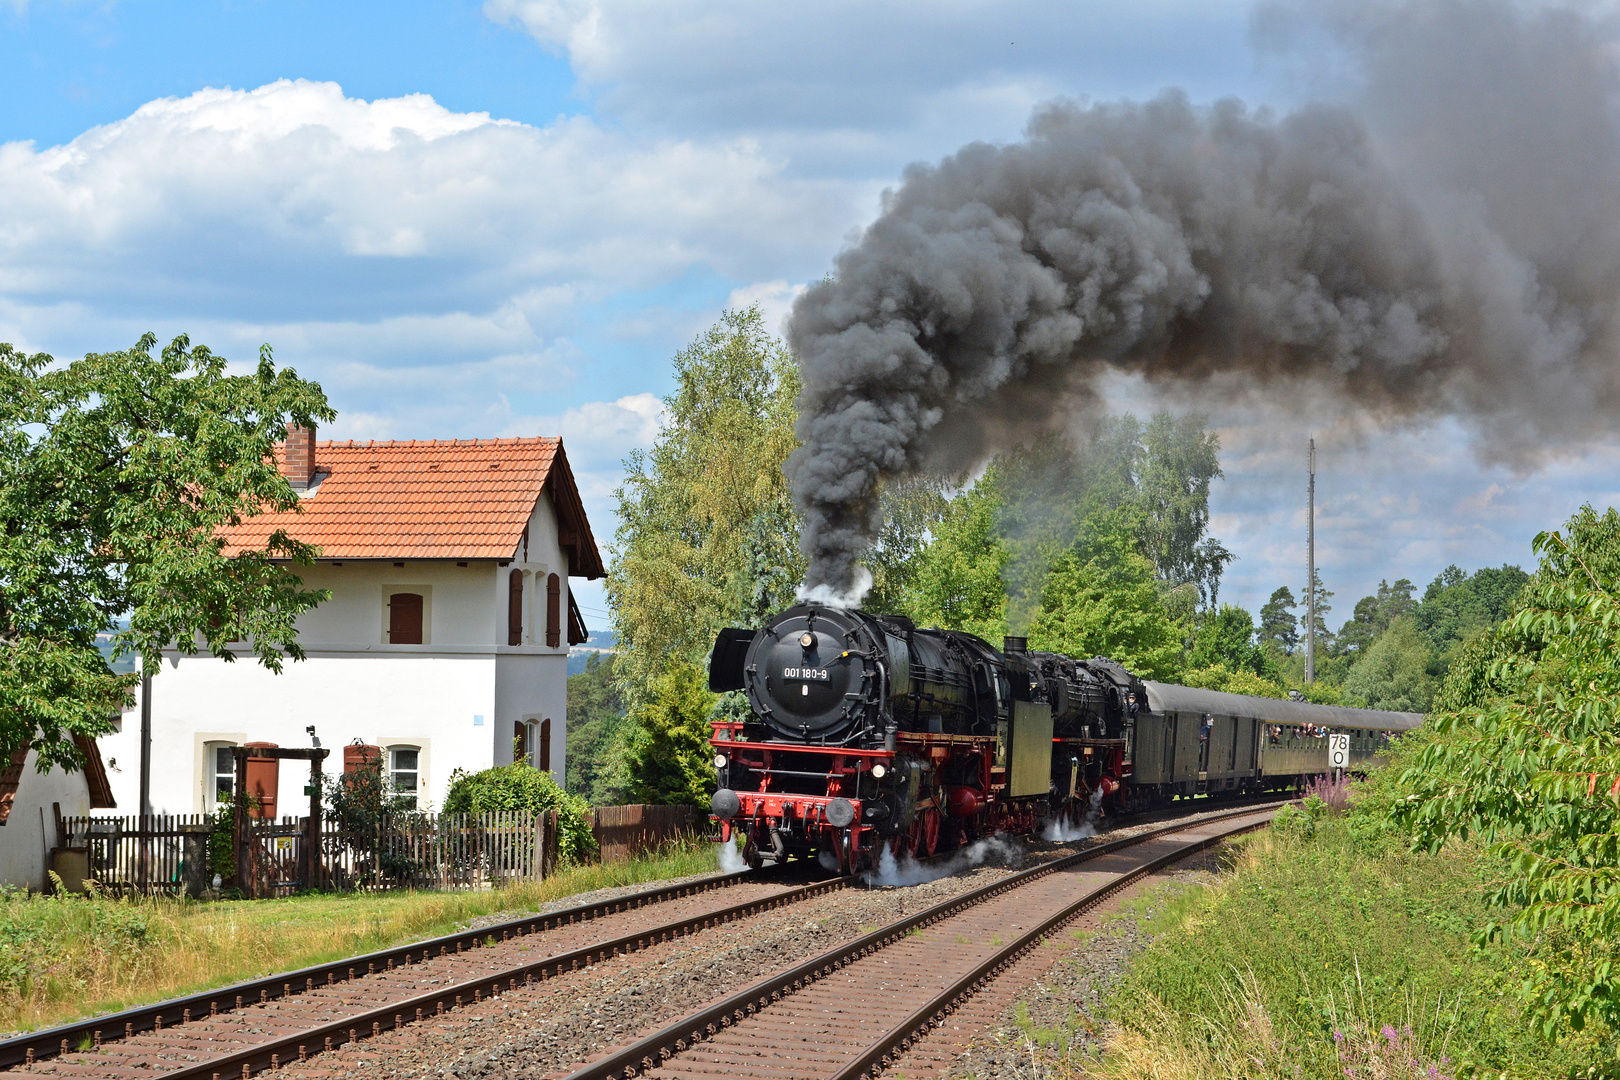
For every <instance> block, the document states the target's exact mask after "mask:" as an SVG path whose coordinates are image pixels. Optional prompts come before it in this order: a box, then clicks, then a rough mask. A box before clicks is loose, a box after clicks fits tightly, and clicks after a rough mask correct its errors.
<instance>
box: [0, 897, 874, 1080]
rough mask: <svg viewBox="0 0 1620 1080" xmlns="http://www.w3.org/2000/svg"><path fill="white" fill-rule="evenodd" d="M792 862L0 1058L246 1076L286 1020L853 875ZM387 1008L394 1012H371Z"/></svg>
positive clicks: (92, 1068)
mask: <svg viewBox="0 0 1620 1080" xmlns="http://www.w3.org/2000/svg"><path fill="white" fill-rule="evenodd" d="M792 870H793V868H791V867H789V868H785V870H784V872H777V873H769V872H764V873H751V872H748V871H743V872H740V873H730V874H714V875H710V876H708V877H704V878H699V879H698V880H696V881H689V882H684V883H681V884H678V885H666V886H660V887H658V888H653V889H646V890H643V891H640V892H636V893H631V894H629V895H625V896H619V897H614V898H612V899H608V900H601V901H597V902H595V903H589V904H580V905H575V906H572V907H567V908H563V909H560V910H557V911H552V912H547V913H546V914H544V915H534V916H528V917H525V918H520V919H512V920H508V921H506V922H502V923H497V924H494V925H491V926H486V927H481V928H479V929H477V930H467V931H463V932H461V933H457V934H450V935H446V936H443V937H437V938H432V939H430V940H427V941H421V942H416V943H414V944H411V945H405V946H401V947H399V948H394V949H385V950H381V951H379V952H374V953H367V954H365V955H363V956H354V957H349V958H346V959H344V960H340V961H337V962H334V963H331V964H321V965H316V966H313V967H308V968H302V969H300V970H298V971H290V972H283V973H280V974H276V975H271V976H266V977H264V978H260V979H251V980H249V981H247V982H242V983H236V984H234V985H231V986H225V987H221V988H219V989H217V990H210V991H207V992H205V993H201V994H192V995H188V996H186V997H181V998H172V999H170V1000H168V1001H163V1002H159V1003H157V1004H155V1005H148V1006H142V1007H139V1008H135V1009H129V1010H126V1011H124V1012H119V1013H114V1014H111V1015H107V1016H99V1017H94V1018H92V1019H89V1020H84V1021H80V1022H76V1023H73V1024H66V1025H62V1026H59V1027H54V1028H48V1029H45V1030H42V1031H36V1032H32V1033H30V1034H28V1035H23V1036H18V1037H16V1038H12V1039H8V1040H5V1041H4V1042H0V1070H8V1069H15V1068H17V1067H18V1066H24V1067H26V1066H35V1065H40V1064H43V1063H45V1062H49V1065H48V1066H47V1067H46V1068H45V1069H42V1070H37V1071H47V1072H49V1073H50V1074H53V1075H60V1076H97V1077H106V1076H111V1075H119V1074H120V1070H123V1069H126V1068H129V1067H131V1066H136V1067H139V1068H140V1073H139V1074H140V1075H144V1076H152V1075H158V1074H161V1075H164V1076H174V1077H179V1076H182V1075H184V1076H204V1077H208V1078H210V1080H212V1076H213V1074H214V1073H215V1072H217V1071H218V1069H216V1068H212V1067H210V1068H207V1069H202V1070H201V1071H199V1070H198V1069H189V1070H188V1069H186V1068H184V1066H187V1065H189V1064H195V1060H196V1059H197V1058H198V1057H199V1056H202V1057H205V1058H207V1059H208V1060H209V1061H214V1062H215V1063H216V1064H217V1065H219V1066H220V1067H222V1068H225V1069H227V1070H228V1071H227V1072H225V1074H224V1075H225V1076H228V1077H234V1076H238V1075H249V1074H250V1073H251V1072H257V1071H259V1070H260V1069H262V1068H264V1067H266V1066H268V1065H271V1064H280V1063H282V1062H284V1061H286V1060H289V1055H288V1053H287V1052H286V1051H285V1050H281V1051H280V1052H279V1053H278V1052H277V1050H276V1049H271V1050H269V1051H268V1052H267V1053H264V1054H261V1053H258V1051H257V1049H256V1048H257V1047H259V1046H260V1045H261V1044H265V1043H274V1042H276V1041H277V1040H276V1036H277V1035H278V1034H282V1033H285V1032H287V1031H290V1030H294V1029H297V1030H306V1029H307V1030H308V1031H309V1032H311V1034H310V1037H309V1038H308V1039H307V1040H306V1041H304V1042H301V1043H299V1044H297V1045H296V1046H294V1047H293V1048H292V1056H293V1057H304V1056H307V1055H308V1054H309V1053H314V1052H319V1051H320V1050H322V1049H326V1048H329V1047H330V1046H331V1045H332V1044H333V1043H334V1042H336V1043H343V1042H347V1041H349V1040H350V1039H352V1038H355V1037H358V1036H359V1035H360V1033H361V1032H364V1033H365V1034H371V1032H372V1030H373V1024H381V1023H382V1022H383V1020H386V1021H387V1022H388V1026H392V1025H393V1023H394V1022H396V1021H399V1022H404V1021H406V1020H414V1019H421V1018H422V1017H423V1016H425V1015H427V1014H429V1013H433V1014H435V1015H437V1014H439V1013H442V1012H444V1011H445V1010H446V1009H449V1008H455V1007H457V1006H460V1005H462V1004H471V1003H474V1002H476V1001H478V1000H481V999H482V998H483V997H485V996H489V995H491V994H495V993H499V992H501V991H502V990H507V991H509V990H510V989H512V988H514V987H515V986H516V985H530V984H532V983H533V982H535V981H537V980H541V979H545V978H547V977H549V976H551V975H554V974H556V973H557V972H558V971H561V970H573V969H576V968H578V967H585V966H589V965H591V964H593V963H595V962H597V961H599V960H601V959H604V958H610V957H613V956H619V955H622V954H628V953H630V952H633V951H635V950H637V949H640V948H642V947H644V946H645V945H647V944H648V943H651V942H656V941H667V940H671V939H673V938H676V937H681V936H684V935H686V934H690V933H695V932H697V931H700V930H703V929H706V928H708V927H711V926H716V925H719V924H721V923H724V922H729V921H732V920H735V919H740V918H746V917H748V916H750V915H752V914H755V913H757V912H760V911H767V910H771V909H773V908H777V907H781V906H783V905H786V904H791V903H796V902H799V901H801V900H806V899H810V898H812V897H815V896H821V895H824V894H826V893H828V892H832V891H835V890H837V889H841V888H844V887H846V886H848V885H850V884H853V883H854V881H855V879H853V878H831V879H827V880H822V881H812V882H809V883H800V880H801V879H800V878H799V876H798V875H796V874H794V873H792V872H791V871H792ZM389 1007H393V1008H394V1009H395V1013H394V1014H393V1015H388V1016H385V1017H383V1018H382V1019H381V1020H380V1019H378V1018H377V1017H375V1016H373V1015H372V1014H373V1013H377V1012H378V1011H379V1009H382V1010H384V1011H386V1009H387V1008H389ZM282 1041H285V1040H282ZM83 1051H90V1053H84V1052H83ZM187 1058H190V1059H192V1061H190V1062H188V1061H187V1060H186V1059H187ZM120 1059H123V1060H120ZM244 1067H245V1068H246V1069H247V1070H248V1072H244V1071H243V1070H244ZM175 1070H178V1071H175Z"/></svg>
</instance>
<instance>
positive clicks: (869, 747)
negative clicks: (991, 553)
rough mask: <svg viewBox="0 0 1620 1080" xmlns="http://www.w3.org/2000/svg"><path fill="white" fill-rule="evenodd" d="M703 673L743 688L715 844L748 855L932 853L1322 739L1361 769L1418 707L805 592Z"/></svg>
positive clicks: (853, 858) (1268, 783) (1161, 796)
mask: <svg viewBox="0 0 1620 1080" xmlns="http://www.w3.org/2000/svg"><path fill="white" fill-rule="evenodd" d="M709 688H710V689H711V690H713V691H715V692H717V693H718V692H727V691H736V690H740V691H743V692H745V694H746V698H747V703H748V713H749V715H748V716H747V717H746V718H744V719H721V720H716V721H714V723H713V727H714V734H713V737H712V739H711V744H712V745H713V747H714V751H715V756H714V764H715V769H716V771H717V774H718V777H717V779H718V789H717V790H716V792H715V794H714V799H713V802H712V803H711V810H712V812H713V817H714V819H715V821H716V822H717V823H718V825H719V831H720V838H721V839H722V841H729V840H733V839H740V840H741V841H742V843H743V853H744V856H745V857H746V858H747V860H748V861H749V863H750V864H751V865H754V866H759V865H761V864H762V863H763V862H766V861H772V862H780V861H783V860H786V859H788V858H792V857H801V856H809V855H816V856H818V857H820V858H821V859H823V861H824V862H827V863H828V864H832V863H833V862H836V864H837V866H838V867H839V868H840V869H841V870H844V871H845V872H852V871H855V870H858V869H861V868H864V867H867V866H870V865H871V864H872V863H873V862H874V861H875V860H876V858H877V857H878V856H879V855H880V854H881V852H882V851H883V850H884V849H885V848H887V849H888V850H889V851H891V852H893V853H896V854H899V853H900V852H902V851H905V852H910V853H912V854H913V855H918V856H923V855H932V854H934V853H935V852H936V851H941V850H945V849H947V848H949V847H951V846H954V845H956V844H960V843H963V842H966V841H969V840H972V839H975V838H977V837H981V836H986V835H989V834H991V833H994V832H998V831H1007V832H1014V833H1029V832H1034V831H1036V830H1037V829H1038V828H1040V827H1041V826H1042V824H1043V823H1044V822H1048V821H1052V820H1056V819H1059V818H1064V817H1067V818H1069V819H1070V820H1074V821H1078V820H1079V819H1080V818H1082V817H1084V816H1086V815H1088V814H1099V813H1109V812H1120V811H1127V812H1128V811H1134V810H1137V809H1144V808H1147V807H1150V806H1154V805H1159V804H1163V803H1167V802H1169V801H1170V800H1172V799H1175V798H1182V797H1190V796H1194V795H1210V796H1223V795H1237V794H1240V793H1246V792H1258V791H1268V790H1284V789H1290V788H1294V787H1298V786H1299V785H1301V784H1302V783H1303V782H1304V779H1305V778H1306V777H1307V776H1311V775H1315V774H1320V773H1325V772H1327V771H1328V769H1329V746H1330V744H1332V743H1334V742H1335V741H1337V743H1338V745H1337V747H1336V749H1337V750H1339V751H1340V752H1341V753H1342V752H1343V751H1344V749H1345V742H1346V741H1347V742H1348V754H1347V755H1346V756H1347V760H1346V761H1345V764H1344V766H1343V767H1346V768H1349V769H1352V770H1357V769H1364V768H1366V766H1367V764H1368V763H1369V762H1370V761H1371V760H1372V759H1373V758H1374V757H1375V755H1376V754H1377V753H1378V752H1379V750H1380V749H1381V748H1382V747H1383V746H1384V745H1385V744H1386V743H1387V741H1388V739H1389V738H1390V736H1392V735H1395V734H1398V733H1400V732H1404V731H1408V730H1410V729H1412V728H1413V727H1416V726H1417V724H1419V723H1420V722H1421V721H1422V717H1421V716H1420V715H1417V714H1414V713H1395V712H1382V711H1377V710H1372V709H1351V708H1345V707H1342V706H1331V705H1313V704H1308V703H1305V702H1302V701H1293V700H1276V699H1272V698H1261V697H1248V696H1244V695H1239V694H1227V693H1222V692H1219V691H1212V690H1198V689H1193V688H1189V687H1184V686H1176V685H1172V684H1168V683H1157V682H1150V681H1145V680H1143V679H1141V678H1139V677H1138V676H1136V675H1135V674H1133V673H1132V672H1130V671H1128V670H1126V668H1125V667H1124V666H1123V665H1121V664H1119V663H1117V662H1115V661H1113V660H1109V659H1106V658H1102V657H1098V658H1095V659H1091V660H1075V659H1072V658H1070V657H1067V656H1062V655H1059V654H1057V653H1049V652H1032V651H1030V650H1029V649H1028V647H1027V643H1026V642H1025V640H1024V639H1022V638H1016V637H1009V638H1007V639H1006V641H1005V643H1004V647H1003V648H1002V649H1000V650H997V649H995V648H993V647H991V646H990V645H989V644H988V643H986V642H985V641H984V640H982V639H981V638H978V637H975V636H974V635H972V634H968V633H962V632H960V631H955V630H928V629H919V628H918V627H916V626H914V625H913V624H912V623H911V621H910V620H909V619H906V618H904V617H903V616H898V615H873V614H869V613H866V612H863V611H853V610H844V609H840V608H834V607H829V606H825V605H819V604H801V605H798V606H796V607H792V608H789V609H788V610H786V611H783V612H781V613H780V614H778V615H776V616H774V617H772V618H771V619H769V620H767V621H766V623H765V625H764V626H763V627H761V628H760V629H759V630H747V629H726V630H722V631H721V632H720V634H719V636H718V638H717V639H716V640H715V644H714V649H713V652H712V653H711V654H710V657H709ZM1335 735H1342V736H1347V737H1348V739H1347V740H1334V739H1333V738H1332V736H1335Z"/></svg>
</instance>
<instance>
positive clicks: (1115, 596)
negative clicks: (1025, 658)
mask: <svg viewBox="0 0 1620 1080" xmlns="http://www.w3.org/2000/svg"><path fill="white" fill-rule="evenodd" d="M1125 520H1126V519H1123V518H1121V517H1115V518H1114V519H1113V522H1112V527H1110V523H1109V522H1106V521H1105V522H1101V523H1099V528H1098V529H1097V531H1096V533H1095V534H1094V535H1093V536H1091V537H1088V538H1087V539H1086V541H1085V542H1084V543H1082V544H1081V545H1079V546H1077V548H1075V549H1074V550H1071V551H1068V552H1066V553H1064V554H1063V555H1062V556H1060V557H1059V558H1058V559H1057V561H1056V562H1055V563H1054V564H1053V565H1052V568H1051V570H1050V571H1049V572H1048V574H1047V576H1046V588H1045V591H1044V593H1043V595H1042V600H1041V609H1040V611H1039V612H1038V613H1037V614H1036V616H1035V620H1034V622H1032V623H1031V624H1030V628H1029V643H1030V647H1031V648H1035V649H1044V650H1048V651H1051V652H1058V653H1064V654H1066V655H1068V656H1074V657H1092V656H1109V657H1112V658H1113V659H1115V660H1118V661H1119V662H1120V663H1122V664H1124V665H1125V666H1126V667H1128V668H1130V669H1131V670H1132V671H1135V672H1136V673H1137V674H1139V675H1142V676H1144V677H1145V678H1150V679H1173V678H1174V677H1175V675H1176V673H1177V672H1178V671H1179V670H1180V669H1181V663H1182V647H1181V646H1182V635H1181V629H1180V627H1179V626H1178V624H1177V623H1176V622H1174V621H1173V620H1172V619H1171V618H1170V616H1169V614H1168V612H1166V610H1165V607H1164V602H1163V599H1162V597H1161V595H1160V592H1159V589H1158V587H1157V585H1156V582H1155V580H1154V573H1153V564H1152V563H1150V562H1149V561H1148V560H1147V559H1146V558H1145V557H1144V556H1143V555H1142V553H1141V552H1140V550H1138V548H1137V545H1136V538H1135V537H1134V536H1133V535H1132V534H1131V532H1130V531H1129V529H1128V528H1127V527H1125Z"/></svg>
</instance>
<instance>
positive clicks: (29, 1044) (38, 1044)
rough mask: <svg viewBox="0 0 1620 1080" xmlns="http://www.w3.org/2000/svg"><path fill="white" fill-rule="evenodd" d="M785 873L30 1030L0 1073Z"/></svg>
mask: <svg viewBox="0 0 1620 1080" xmlns="http://www.w3.org/2000/svg"><path fill="white" fill-rule="evenodd" d="M789 865H791V864H789ZM784 873H785V871H783V870H781V869H780V868H779V869H778V870H777V871H766V872H758V871H747V870H743V871H737V872H734V873H725V874H710V875H708V876H707V877H702V878H699V879H697V880H696V881H688V882H685V883H683V884H679V885H661V886H658V887H656V888H651V889H643V890H641V891H640V892H634V893H630V894H628V895H625V896H619V897H615V898H613V899H611V900H598V901H595V902H593V903H588V904H576V905H574V906H572V907H567V908H561V909H559V910H557V911H552V912H548V913H547V914H544V915H530V916H525V917H522V918H517V919H509V920H507V921H505V922H500V923H495V924H493V925H491V926H486V927H483V928H482V929H479V930H463V931H460V932H458V933H455V934H446V935H443V936H441V937H436V938H428V939H427V940H424V941H417V942H413V943H411V944H409V945H402V946H398V947H395V948H391V949H382V950H379V951H377V952H370V953H365V954H362V955H360V956H351V957H347V958H345V959H342V960H336V961H333V962H331V963H327V964H315V965H313V966H311V967H305V968H299V969H298V970H296V971H285V972H281V973H278V974H275V975H265V976H261V977H259V978H256V979H248V980H247V981H245V982H239V983H232V984H231V985H229V986H222V987H219V988H217V989H214V990H207V991H204V992H202V993H197V994H187V995H185V996H183V997H176V998H169V999H167V1000H165V1001H160V1002H157V1003H155V1004H152V1005H140V1006H137V1007H135V1008H132V1009H125V1010H123V1011H121V1012H116V1013H110V1014H106V1015H102V1016H96V1017H91V1018H90V1019H87V1020H76V1021H74V1022H72V1023H69V1024H61V1025H59V1026H57V1027H52V1028H45V1029H43V1030H40V1031H34V1032H30V1033H28V1034H26V1035H18V1036H14V1037H12V1038H10V1039H6V1040H4V1041H3V1042H0V1069H6V1068H10V1067H11V1066H13V1065H22V1064H27V1063H29V1062H33V1061H40V1060H43V1059H45V1058H49V1057H54V1056H56V1055H58V1054H62V1053H69V1052H72V1051H73V1050H75V1049H78V1048H79V1047H81V1046H83V1045H85V1044H87V1043H88V1044H91V1045H99V1044H100V1043H101V1042H102V1041H103V1039H104V1038H105V1039H106V1040H107V1041H112V1040H114V1039H119V1038H128V1037H129V1036H131V1035H136V1034H140V1033H142V1032H147V1031H152V1030H155V1029H156V1028H157V1027H158V1026H159V1025H161V1024H162V1023H163V1022H164V1021H165V1019H166V1020H167V1022H169V1023H173V1022H175V1021H180V1022H184V1020H187V1019H190V1018H191V1017H192V1016H193V1015H196V1016H198V1017H203V1016H210V1015H214V1014H216V1013H225V1012H231V1011H233V1010H235V1009H239V1008H242V1007H244V1006H247V1005H259V1004H263V1003H265V1002H268V1001H275V1000H279V999H281V998H283V997H287V996H289V995H292V994H299V993H304V992H306V991H308V990H312V989H314V988H315V987H317V986H331V985H335V984H336V983H338V982H347V981H348V980H350V979H354V978H357V977H359V976H358V975H357V974H356V973H357V972H360V973H361V974H371V973H372V972H374V971H386V970H388V969H389V968H392V967H398V966H401V965H405V964H411V963H420V962H421V961H423V960H426V959H429V958H430V957H438V956H444V955H447V954H449V953H459V952H463V951H465V950H467V949H476V948H479V947H481V946H482V945H484V944H485V943H486V942H488V941H489V940H490V939H492V938H493V939H495V940H497V941H499V940H504V939H506V938H508V937H512V936H527V935H529V934H533V933H541V932H544V931H546V930H552V929H555V928H556V927H559V926H565V925H570V924H573V923H579V922H589V921H592V920H594V919H599V918H603V917H605V916H608V915H617V914H619V913H621V912H624V911H631V910H634V909H636V908H641V907H647V906H649V905H652V904H660V903H664V902H666V901H669V900H678V899H683V898H685V897H688V896H696V895H699V894H701V893H706V892H713V891H715V890H717V889H724V888H729V887H730V886H732V885H737V884H741V883H744V882H758V881H764V882H766V883H770V882H772V881H774V880H775V879H776V878H777V877H779V876H783V874H784ZM672 925H673V924H672ZM413 957H414V958H415V959H414V960H413ZM362 965H363V966H364V971H363V972H362V970H361V969H362Z"/></svg>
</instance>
